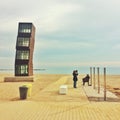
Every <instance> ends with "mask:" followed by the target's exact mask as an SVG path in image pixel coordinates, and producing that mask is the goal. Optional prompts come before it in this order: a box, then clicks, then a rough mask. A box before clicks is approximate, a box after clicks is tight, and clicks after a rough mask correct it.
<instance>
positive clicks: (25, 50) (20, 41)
mask: <svg viewBox="0 0 120 120" xmlns="http://www.w3.org/2000/svg"><path fill="white" fill-rule="evenodd" d="M34 42H35V27H34V25H33V24H32V23H19V25H18V35H17V41H16V56H15V76H32V75H33V51H34Z"/></svg>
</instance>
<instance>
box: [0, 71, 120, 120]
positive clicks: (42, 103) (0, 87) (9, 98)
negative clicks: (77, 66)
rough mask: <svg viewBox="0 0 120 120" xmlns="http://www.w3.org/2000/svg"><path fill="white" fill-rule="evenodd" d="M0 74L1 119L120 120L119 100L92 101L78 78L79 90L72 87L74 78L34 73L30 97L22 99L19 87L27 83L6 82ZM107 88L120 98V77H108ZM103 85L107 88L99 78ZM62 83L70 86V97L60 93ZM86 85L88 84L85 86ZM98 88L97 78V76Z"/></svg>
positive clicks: (6, 75) (63, 75)
mask: <svg viewBox="0 0 120 120" xmlns="http://www.w3.org/2000/svg"><path fill="white" fill-rule="evenodd" d="M8 76H13V75H12V74H6V73H5V74H3V73H1V74H0V113H1V115H0V119H1V120H80V119H81V120H96V119H97V120H101V119H102V120H116V119H119V118H120V115H119V110H120V103H119V101H117V102H115V101H111V102H109V101H89V100H88V97H87V96H86V94H85V91H84V89H83V86H82V82H81V79H82V78H83V77H84V76H85V75H79V77H78V78H79V80H78V85H77V86H78V88H77V89H74V88H73V85H72V84H73V81H72V75H68V74H35V75H34V79H35V81H34V82H29V84H32V92H31V97H28V98H27V99H26V100H20V95H19V87H20V86H22V85H23V84H27V83H28V82H4V77H8ZM106 80H107V89H108V90H109V91H111V92H112V93H114V94H115V95H117V96H118V97H119V98H120V84H119V83H120V75H107V77H106ZM100 83H101V86H103V85H104V82H103V75H100ZM62 84H66V85H67V86H68V93H67V95H60V94H59V87H60V85H62ZM86 86H87V84H86ZM96 87H97V76H96Z"/></svg>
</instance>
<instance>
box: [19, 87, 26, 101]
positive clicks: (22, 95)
mask: <svg viewBox="0 0 120 120" xmlns="http://www.w3.org/2000/svg"><path fill="white" fill-rule="evenodd" d="M27 91H28V88H27V87H26V86H21V87H19V92H20V99H26V98H27Z"/></svg>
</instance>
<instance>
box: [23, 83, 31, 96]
mask: <svg viewBox="0 0 120 120" xmlns="http://www.w3.org/2000/svg"><path fill="white" fill-rule="evenodd" d="M23 86H24V87H27V88H28V91H27V97H30V96H31V92H32V84H24V85H23Z"/></svg>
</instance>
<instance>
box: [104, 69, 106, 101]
mask: <svg viewBox="0 0 120 120" xmlns="http://www.w3.org/2000/svg"><path fill="white" fill-rule="evenodd" d="M104 101H106V68H104Z"/></svg>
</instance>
